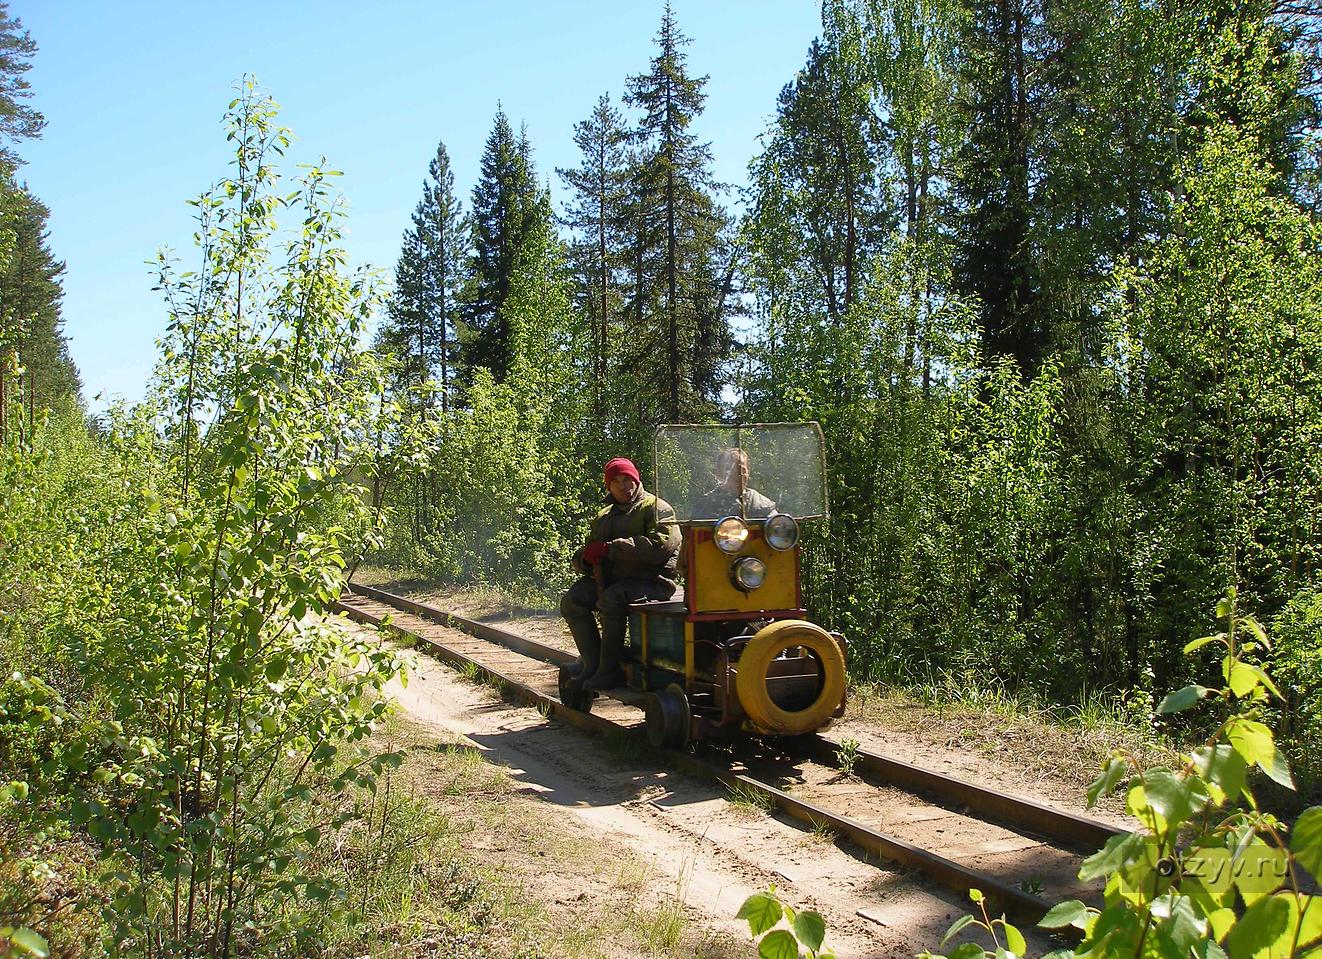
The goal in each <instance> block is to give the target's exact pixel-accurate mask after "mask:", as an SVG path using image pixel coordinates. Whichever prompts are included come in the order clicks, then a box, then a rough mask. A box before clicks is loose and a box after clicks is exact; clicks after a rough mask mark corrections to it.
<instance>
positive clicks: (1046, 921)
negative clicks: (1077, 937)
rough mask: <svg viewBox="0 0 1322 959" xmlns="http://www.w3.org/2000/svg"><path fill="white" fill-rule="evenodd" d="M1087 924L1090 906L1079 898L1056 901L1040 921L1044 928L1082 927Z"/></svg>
mask: <svg viewBox="0 0 1322 959" xmlns="http://www.w3.org/2000/svg"><path fill="white" fill-rule="evenodd" d="M1087 924H1088V907H1087V906H1086V905H1084V904H1083V903H1082V902H1080V901H1079V900H1078V899H1070V900H1069V901H1067V902H1058V903H1056V905H1054V906H1052V907H1051V909H1050V910H1048V911H1047V914H1046V915H1045V916H1043V917H1042V921H1041V922H1039V923H1038V925H1039V926H1041V927H1042V928H1043V929H1063V928H1065V927H1066V926H1073V927H1074V928H1076V929H1082V928H1083V927H1084V926H1086V925H1087Z"/></svg>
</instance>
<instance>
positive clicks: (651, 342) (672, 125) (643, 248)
mask: <svg viewBox="0 0 1322 959" xmlns="http://www.w3.org/2000/svg"><path fill="white" fill-rule="evenodd" d="M656 40H657V47H658V51H657V55H656V56H655V57H654V58H653V59H652V63H651V69H650V70H649V72H648V73H645V74H641V75H639V76H634V77H630V78H629V82H628V97H627V100H628V102H629V103H630V104H631V105H632V106H635V107H638V108H639V109H641V110H642V113H643V116H642V118H641V120H640V122H639V126H638V130H637V132H636V138H637V142H638V145H639V153H638V159H637V164H636V166H635V168H634V170H633V175H632V177H631V182H630V193H631V197H630V203H631V209H630V217H631V220H632V224H631V226H632V233H633V240H634V243H635V247H634V251H633V256H634V280H635V282H634V286H635V297H634V299H635V304H634V305H635V310H636V312H635V319H636V320H637V321H638V322H640V324H641V326H640V328H638V329H636V330H634V331H631V335H630V337H629V341H630V344H631V345H632V347H633V351H632V355H631V356H628V357H627V358H626V359H627V362H629V364H630V367H631V368H635V369H638V370H640V371H642V374H643V375H642V377H640V385H641V387H642V390H641V391H640V393H639V395H638V397H637V399H638V400H639V402H638V404H637V410H638V413H639V415H640V416H642V417H643V418H645V419H646V418H652V419H655V418H661V417H664V418H665V419H668V420H670V421H672V422H677V421H683V420H685V419H695V418H703V417H706V416H710V415H711V413H712V412H713V410H714V409H715V406H716V401H717V398H718V392H719V372H720V367H721V364H722V362H723V361H724V360H725V359H726V357H727V356H728V355H729V352H730V345H731V338H730V332H729V312H730V301H731V294H732V285H733V275H734V274H733V270H732V264H733V260H734V255H733V247H732V244H730V243H729V241H728V237H727V228H728V219H727V217H726V214H725V211H724V210H723V209H722V208H721V207H720V206H719V205H718V204H717V202H716V200H715V197H714V193H715V191H716V190H717V189H718V186H717V184H716V183H715V181H714V180H713V177H712V174H711V162H712V158H711V148H710V145H709V144H706V143H702V142H700V141H699V140H698V139H697V137H696V136H695V135H694V134H693V133H692V131H691V130H690V129H689V127H690V126H691V124H692V123H693V121H694V120H695V119H696V118H697V117H698V116H699V115H701V113H702V108H703V103H704V101H705V99H706V97H705V95H704V94H703V92H702V88H703V87H704V86H705V85H706V83H707V77H696V78H695V77H690V76H689V75H688V72H687V56H686V55H685V53H684V47H685V46H686V45H687V44H688V43H689V40H688V38H687V37H685V36H684V35H683V33H681V32H680V30H679V26H678V24H677V23H676V21H675V16H674V13H673V11H672V10H671V8H670V6H669V4H667V6H666V10H665V13H664V15H663V16H662V18H661V29H660V31H659V32H658V33H657V38H656ZM651 284H655V286H656V288H657V289H658V290H659V293H660V303H659V304H658V311H657V312H658V315H652V316H649V315H647V312H648V310H647V306H648V304H647V303H646V301H645V300H644V298H643V297H644V292H645V288H646V287H647V286H649V285H651ZM649 394H650V395H649Z"/></svg>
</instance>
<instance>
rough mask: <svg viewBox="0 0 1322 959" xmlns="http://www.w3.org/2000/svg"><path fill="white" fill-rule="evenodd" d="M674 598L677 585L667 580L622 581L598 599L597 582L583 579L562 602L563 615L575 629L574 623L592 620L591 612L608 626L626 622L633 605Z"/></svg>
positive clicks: (610, 586)
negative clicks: (595, 612)
mask: <svg viewBox="0 0 1322 959" xmlns="http://www.w3.org/2000/svg"><path fill="white" fill-rule="evenodd" d="M674 595H675V584H674V583H672V582H670V581H669V580H665V579H622V580H619V581H618V582H614V583H611V584H610V585H609V586H607V587H606V588H605V589H603V590H601V591H600V595H598V590H597V581H596V580H595V579H593V578H592V577H591V576H584V577H583V578H582V579H580V580H578V582H576V583H574V585H573V586H570V587H569V589H567V590H565V594H564V596H562V597H561V598H560V615H561V616H563V617H564V618H565V620H566V621H567V622H568V623H569V624H570V625H571V626H572V625H573V624H574V622H575V620H578V621H580V622H581V621H583V620H591V619H592V612H593V610H596V611H597V612H599V613H601V619H602V624H603V625H605V624H606V623H607V622H608V621H611V620H615V621H623V620H624V617H625V616H626V615H628V608H629V604H630V603H636V602H637V601H638V600H640V599H651V600H667V599H670V597H672V596H674ZM594 626H595V622H594ZM607 628H608V629H609V628H610V627H609V626H608V627H607Z"/></svg>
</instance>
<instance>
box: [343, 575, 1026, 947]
mask: <svg viewBox="0 0 1322 959" xmlns="http://www.w3.org/2000/svg"><path fill="white" fill-rule="evenodd" d="M350 589H351V590H352V591H353V592H354V593H357V594H358V595H360V596H362V597H363V598H365V599H370V600H374V601H376V602H379V603H382V604H384V605H388V606H393V607H394V608H397V609H401V610H403V611H405V612H409V613H412V614H413V615H416V616H418V617H419V618H423V619H428V620H431V621H433V622H436V623H438V624H440V625H445V626H449V627H451V628H455V629H459V630H462V631H465V632H469V633H470V634H471V635H475V636H477V637H478V638H482V639H487V640H488V641H490V642H494V643H496V644H498V645H500V646H504V647H505V648H508V649H511V650H513V651H516V652H522V653H524V654H525V655H528V656H530V657H532V658H534V659H538V660H540V661H542V662H545V663H548V664H550V665H559V664H561V663H564V662H568V661H570V660H571V659H572V658H573V657H572V656H570V655H569V654H568V653H565V652H563V651H561V650H556V649H553V648H551V647H548V646H544V645H542V644H540V643H536V642H534V641H532V640H528V639H526V638H524V637H520V636H515V635H514V634H511V633H508V632H506V631H504V630H500V629H496V628H494V627H491V626H487V625H486V624H482V623H474V622H473V621H472V620H467V619H465V618H464V617H461V616H455V615H453V614H450V613H446V612H444V611H442V610H438V609H436V608H435V607H431V606H427V605H426V604H423V603H417V602H415V601H413V600H408V599H405V598H404V597H400V596H395V595H394V594H391V593H387V592H385V591H383V590H378V589H373V588H372V587H366V586H360V585H358V584H350ZM334 608H335V610H336V611H337V612H341V613H344V614H345V615H347V616H349V617H350V618H352V619H354V620H357V621H359V622H364V623H368V624H371V625H375V626H387V627H388V628H391V629H394V630H395V631H397V632H399V633H401V634H403V635H404V636H406V637H408V638H410V639H412V640H415V641H418V642H422V643H425V644H426V645H427V646H428V647H429V651H430V652H431V653H432V655H434V656H436V658H438V659H440V660H442V661H444V662H448V663H450V664H452V665H455V666H459V667H461V668H468V669H474V668H475V669H476V671H477V674H478V676H480V677H481V678H482V679H483V680H484V681H486V682H488V683H490V684H492V685H494V686H496V687H497V688H499V689H501V690H502V691H503V692H504V693H505V694H506V695H508V696H510V697H511V698H512V699H514V700H516V701H518V702H521V703H525V704H528V705H532V706H536V707H537V708H538V709H539V710H540V711H542V712H543V714H545V715H548V716H551V715H554V716H556V717H557V718H560V719H562V720H564V721H565V722H568V723H569V724H571V725H573V726H575V727H577V728H579V729H583V730H586V731H589V732H595V733H604V734H612V735H619V734H621V733H623V734H629V732H630V730H629V729H628V727H625V726H621V725H619V724H617V723H615V722H612V721H610V720H608V719H604V718H603V717H600V716H594V715H592V714H591V713H584V712H580V711H578V710H576V709H571V708H569V707H568V706H565V705H564V704H563V703H561V702H560V700H559V699H558V698H555V697H552V696H547V695H545V694H543V693H540V692H538V691H537V690H536V689H533V688H532V687H530V686H527V685H526V684H524V683H523V682H521V681H519V680H517V679H515V678H514V677H512V676H510V675H508V674H506V673H504V672H502V671H501V670H499V669H495V668H493V667H491V666H487V665H484V664H482V663H480V662H478V661H476V660H474V659H472V658H471V657H469V656H466V655H465V654H463V653H461V652H459V651H457V650H454V649H452V648H450V647H449V646H446V645H445V644H444V643H442V642H440V641H438V640H436V639H434V638H431V637H426V636H422V635H420V634H419V633H416V632H414V631H412V630H409V629H406V628H404V627H402V626H400V625H399V624H396V623H393V622H388V619H389V617H388V616H377V615H375V614H374V613H372V612H370V611H368V610H364V609H360V608H358V607H355V606H353V605H352V604H351V603H345V602H343V601H341V602H337V603H335V604H334ZM469 626H473V627H477V628H476V629H471V630H470V629H469V628H468V627H469ZM616 692H620V693H626V694H628V695H626V696H623V697H616V698H621V699H623V701H626V702H629V703H630V704H631V705H636V706H642V705H643V703H644V695H643V694H641V693H637V692H636V691H634V690H620V691H616ZM821 742H822V743H823V744H827V745H829V741H828V740H821ZM659 752H661V753H662V754H663V755H664V756H665V757H666V758H667V759H668V760H669V761H670V763H671V764H672V765H674V766H675V767H677V768H679V769H681V770H683V771H685V772H688V773H690V774H692V775H695V776H698V777H701V778H706V779H714V780H716V781H719V782H721V783H723V784H724V785H726V786H727V787H735V786H738V787H740V788H741V789H743V790H748V791H752V792H755V793H757V794H760V795H762V796H765V797H767V798H768V799H769V800H770V801H771V802H772V803H773V804H774V805H775V806H776V807H777V808H779V809H780V810H781V811H783V812H784V813H786V814H788V815H789V816H792V817H793V818H795V819H798V820H800V821H802V822H805V823H807V824H809V825H810V826H813V827H814V828H816V827H819V826H823V825H824V826H828V827H830V828H831V829H832V830H834V831H835V832H836V833H838V834H839V835H841V836H844V837H845V838H847V839H848V840H850V841H851V842H853V843H854V844H855V845H857V846H858V847H859V848H861V849H863V850H865V851H867V852H870V853H873V854H875V855H877V856H879V857H881V858H885V859H889V860H891V861H892V862H896V863H899V864H901V865H903V866H907V867H910V868H913V869H915V870H918V871H920V872H922V873H924V874H925V875H927V876H928V877H930V878H931V879H933V880H935V881H936V882H938V883H940V884H941V885H943V886H946V887H947V888H950V889H954V890H956V891H958V892H961V893H967V892H968V891H969V890H971V889H975V888H976V889H979V890H981V891H982V893H983V894H984V895H985V896H986V897H987V898H988V900H989V905H990V908H991V909H993V910H1000V911H1004V912H1006V913H1007V914H1009V915H1012V916H1014V917H1015V918H1019V919H1026V920H1028V921H1031V922H1036V921H1037V920H1039V919H1041V918H1042V916H1043V915H1044V914H1045V913H1046V912H1047V910H1048V909H1049V908H1050V907H1051V903H1049V902H1047V901H1046V900H1045V899H1042V898H1041V897H1039V896H1036V895H1033V894H1032V893H1029V892H1025V891H1024V890H1023V889H1021V888H1019V887H1018V886H1016V885H1013V884H1011V883H1008V882H1006V881H1004V880H1002V879H999V878H997V877H996V876H993V875H991V874H990V873H985V872H982V871H980V870H977V869H973V868H970V867H968V866H965V865H963V864H961V863H958V862H955V861H954V860H951V859H947V858H946V857H944V856H941V855H939V854H937V853H934V852H932V851H930V850H927V849H924V848H922V847H920V846H916V845H914V844H913V843H910V842H906V841H905V840H902V839H898V838H896V837H894V836H889V835H887V834H885V833H882V832H880V831H878V830H875V829H873V828H871V827H870V826H867V825H865V824H863V823H861V822H859V821H857V820H854V819H851V818H850V817H848V816H843V815H841V814H839V813H835V812H832V811H831V810H829V809H827V808H825V807H823V806H820V805H818V804H816V803H813V802H810V801H807V800H804V799H801V798H799V797H797V796H794V795H792V794H790V793H787V792H785V791H784V790H782V789H778V788H777V787H775V786H772V785H770V784H767V783H764V782H761V781H759V780H757V779H754V778H752V777H751V776H747V775H745V774H743V773H740V772H738V771H736V770H732V769H728V768H722V767H720V766H717V765H715V764H713V763H710V762H708V761H706V760H703V759H700V758H698V757H696V756H692V755H690V754H688V753H687V752H684V751H680V750H673V749H665V750H659ZM879 758H881V759H885V757H879ZM888 762H892V763H893V762H896V761H895V760H888ZM899 765H904V764H899ZM915 768H916V767H915ZM923 772H927V771H925V770H924V771H923ZM932 775H935V776H938V777H939V776H940V775H941V774H932ZM920 778H921V777H920ZM942 778H944V779H949V777H942ZM922 782H924V783H926V782H927V780H925V779H924V780H922ZM937 783H938V785H939V784H940V781H939V780H938V781H937ZM1010 798H1012V799H1013V798H1015V797H1010ZM1035 805H1036V804H1035ZM1042 808H1047V807H1042Z"/></svg>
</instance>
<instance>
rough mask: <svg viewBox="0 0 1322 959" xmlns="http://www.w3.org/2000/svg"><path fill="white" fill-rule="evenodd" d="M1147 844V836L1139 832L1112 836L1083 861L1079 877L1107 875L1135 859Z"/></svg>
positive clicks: (1086, 879) (1092, 877) (1087, 878)
mask: <svg viewBox="0 0 1322 959" xmlns="http://www.w3.org/2000/svg"><path fill="white" fill-rule="evenodd" d="M1146 844H1147V837H1145V836H1143V835H1142V834H1141V833H1136V832H1129V833H1125V834H1124V835H1120V836H1112V837H1111V838H1110V839H1108V840H1106V845H1105V846H1103V847H1102V848H1101V849H1100V850H1099V851H1098V852H1095V853H1093V854H1092V855H1091V856H1089V857H1088V858H1087V859H1085V860H1084V861H1083V865H1082V866H1080V867H1079V878H1080V879H1082V880H1083V881H1084V882H1087V881H1088V880H1090V879H1098V878H1101V877H1102V876H1109V875H1110V874H1111V873H1113V872H1116V871H1117V870H1119V869H1120V868H1121V867H1122V866H1124V865H1126V864H1127V863H1129V862H1132V861H1133V860H1135V859H1137V858H1138V857H1139V855H1141V854H1142V852H1143V848H1144V846H1145V845H1146Z"/></svg>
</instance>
